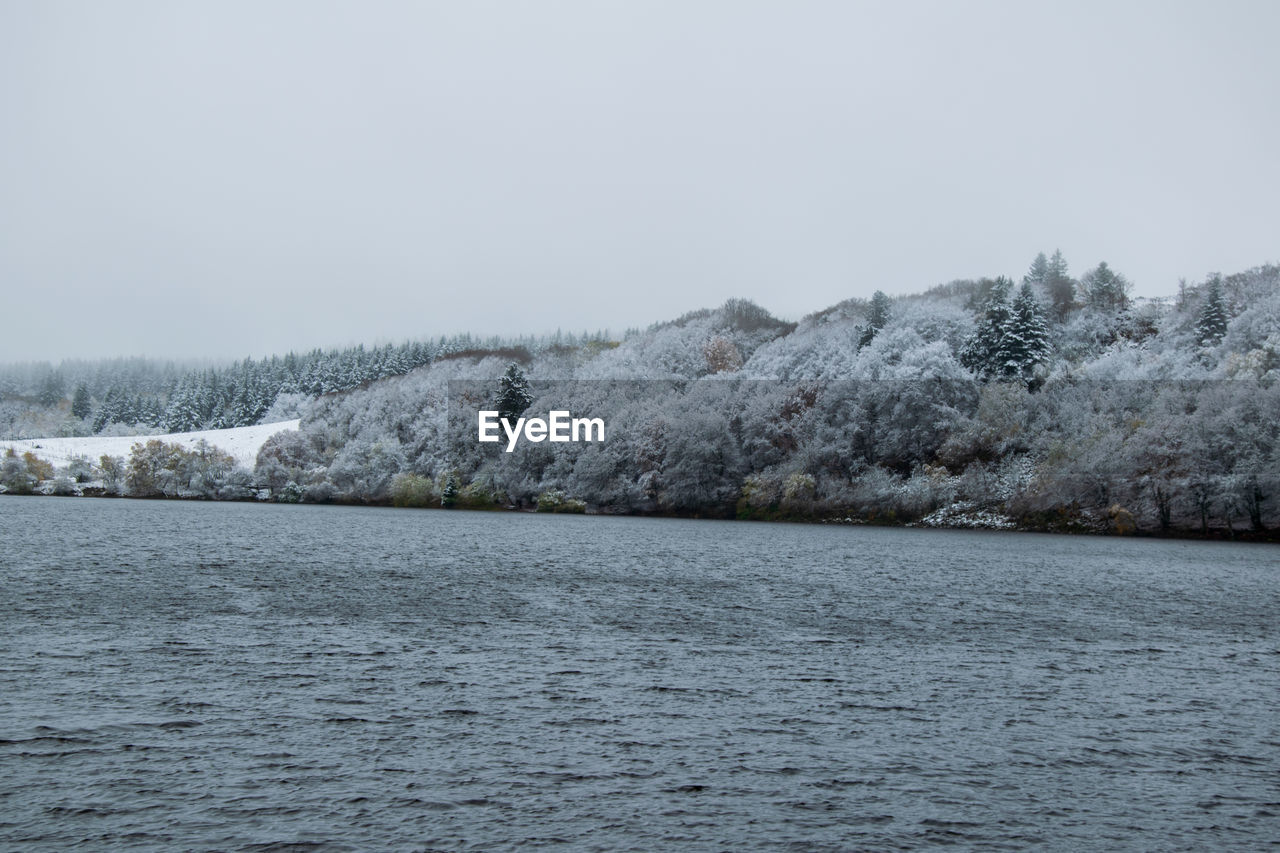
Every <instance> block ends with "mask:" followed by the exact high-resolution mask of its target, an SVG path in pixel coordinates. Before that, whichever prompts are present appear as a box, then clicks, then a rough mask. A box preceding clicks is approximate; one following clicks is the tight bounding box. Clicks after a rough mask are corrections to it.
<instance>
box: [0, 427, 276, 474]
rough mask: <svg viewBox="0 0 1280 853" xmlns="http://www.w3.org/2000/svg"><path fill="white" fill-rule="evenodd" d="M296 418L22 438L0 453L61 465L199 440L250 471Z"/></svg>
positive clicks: (0, 444) (2, 447)
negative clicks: (152, 444) (265, 448)
mask: <svg viewBox="0 0 1280 853" xmlns="http://www.w3.org/2000/svg"><path fill="white" fill-rule="evenodd" d="M298 424H299V421H298V420H297V419H295V420H291V421H278V422H276V423H271V424H257V425H256V426H247V427H235V428H234V429H204V430H197V431H196V432H171V433H164V434H163V435H113V436H104V435H90V436H84V437H81V438H24V439H16V440H3V441H0V454H2V453H4V452H5V451H6V450H8V448H10V447H12V448H13V449H14V451H15V452H16V453H19V454H21V453H26V452H27V451H31V452H32V453H34V454H35V455H36V456H37V457H39V458H40V459H43V460H45V461H46V462H49V463H51V464H52V465H53V466H54V467H56V468H62V467H65V466H66V465H67V464H68V463H69V462H70V461H71V459H72V458H73V457H76V456H87V457H89V460H90V461H91V462H93V463H94V464H95V465H96V464H97V462H98V458H99V457H100V456H123V457H124V458H126V459H128V458H129V452H130V449H131V448H132V447H133V445H135V444H138V443H142V444H146V443H147V442H148V441H151V440H153V439H158V440H160V441H163V442H165V443H166V444H180V445H182V446H183V447H185V448H187V449H191V448H193V447H195V445H196V444H197V443H198V442H200V441H201V440H203V441H206V442H208V443H209V444H211V445H212V446H214V447H216V448H218V449H219V450H223V451H225V452H227V453H230V454H231V455H232V456H233V457H235V460H236V464H237V465H241V466H243V467H245V468H247V469H249V470H250V471H252V470H253V468H254V465H255V463H256V462H257V459H258V451H259V450H260V449H262V445H264V444H266V441H267V439H268V438H270V437H271V436H273V435H275V434H276V433H279V432H293V431H296V430H297V429H298Z"/></svg>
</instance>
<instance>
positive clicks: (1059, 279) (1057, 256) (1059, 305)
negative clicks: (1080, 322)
mask: <svg viewBox="0 0 1280 853" xmlns="http://www.w3.org/2000/svg"><path fill="white" fill-rule="evenodd" d="M1044 289H1045V293H1047V294H1048V296H1049V305H1050V307H1051V309H1052V311H1053V317H1054V319H1055V320H1057V321H1058V322H1062V321H1063V320H1066V319H1067V315H1068V314H1070V313H1071V310H1072V309H1073V308H1075V307H1076V283H1075V282H1074V281H1072V280H1071V276H1070V275H1068V274H1067V261H1066V259H1065V258H1063V257H1062V252H1061V250H1058V249H1055V250H1054V251H1053V257H1051V258H1050V259H1049V262H1048V264H1047V266H1046V267H1045V278H1044Z"/></svg>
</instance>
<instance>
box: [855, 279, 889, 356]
mask: <svg viewBox="0 0 1280 853" xmlns="http://www.w3.org/2000/svg"><path fill="white" fill-rule="evenodd" d="M888 324H889V297H888V296H885V295H884V291H882V290H877V291H876V292H875V293H874V294H872V296H871V307H870V309H869V310H868V312H867V325H865V326H863V327H862V329H861V334H860V335H859V336H858V349H862V348H863V347H865V346H866V345H867V344H869V343H871V341H872V340H874V339H875V336H876V333H877V332H879V331H880V330H881V329H883V328H884V327H885V326H887V325H888Z"/></svg>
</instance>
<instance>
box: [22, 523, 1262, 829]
mask: <svg viewBox="0 0 1280 853" xmlns="http://www.w3.org/2000/svg"><path fill="white" fill-rule="evenodd" d="M0 564H2V567H0V604H2V608H3V609H2V610H0V847H3V848H5V849H15V850H28V849H49V850H54V849H56V850H65V849H76V848H79V849H92V850H98V849H111V848H119V847H129V848H137V849H156V850H170V849H197V850H203V849H222V850H229V849H245V850H312V849H314V850H367V849H402V850H421V849H449V850H455V849H481V850H494V849H515V848H522V849H523V848H533V847H540V846H565V847H567V848H573V849H637V850H659V849H707V850H742V849H756V848H759V849H775V848H779V847H788V846H790V847H796V848H803V849H818V850H822V849H861V848H873V849H906V848H914V847H919V846H927V845H932V844H936V843H958V844H960V845H962V846H967V847H980V848H984V849H1000V848H1006V849H1016V848H1023V847H1030V846H1043V847H1048V848H1055V849H1067V850H1080V849H1099V850H1102V849H1116V848H1141V849H1198V850H1206V849H1231V848H1236V849H1257V848H1258V847H1260V846H1265V845H1268V844H1275V843H1276V842H1277V841H1280V713H1277V702H1278V700H1280V597H1278V594H1277V593H1278V592H1280V549H1275V548H1273V547H1269V546H1256V545H1255V546H1247V545H1231V544H1213V543H1185V542H1157V541H1132V540H1120V539H1089V538H1068V537H1055V536H1040V535H1022V534H1008V533H968V532H941V531H913V530H891V529H868V528H851V527H822V526H790V525H764V524H745V523H724V522H699V521H673V520H644V519H626V518H602V517H560V516H556V517H548V516H531V515H516V514H479V513H464V512H444V511H430V512H425V511H412V510H404V511H400V510H387V509H356V508H330V507H297V506H292V507H290V506H259V505H243V504H194V503H175V502H142V501H123V500H121V501H109V500H92V499H55V498H0Z"/></svg>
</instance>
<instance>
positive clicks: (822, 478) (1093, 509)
mask: <svg viewBox="0 0 1280 853" xmlns="http://www.w3.org/2000/svg"><path fill="white" fill-rule="evenodd" d="M1130 290H1131V287H1130V284H1129V282H1128V281H1127V280H1126V278H1125V277H1124V275H1123V274H1122V273H1121V272H1119V271H1116V270H1113V269H1111V268H1110V267H1109V266H1108V265H1107V264H1106V263H1099V264H1097V265H1096V266H1094V267H1092V268H1090V269H1088V270H1087V271H1086V272H1084V273H1083V274H1082V275H1080V276H1079V278H1074V277H1072V276H1071V275H1070V274H1069V271H1068V267H1067V263H1066V261H1065V259H1064V258H1063V257H1062V255H1061V253H1060V252H1054V253H1053V254H1051V255H1047V254H1044V253H1042V254H1039V255H1037V256H1036V257H1035V259H1034V260H1033V261H1032V263H1031V264H1030V266H1029V268H1028V270H1027V272H1026V273H1025V275H1023V276H1021V277H1020V279H1019V280H1018V281H1014V280H1012V279H1010V278H1006V277H994V278H985V279H976V280H960V281H954V282H950V283H947V284H944V285H939V286H937V287H934V288H932V289H929V290H926V291H924V292H922V293H918V294H915V295H909V296H899V297H889V296H886V295H885V294H884V293H882V292H879V291H877V292H876V293H875V295H874V296H873V297H871V298H870V299H858V298H855V299H849V300H846V301H844V302H841V303H838V304H836V305H833V306H831V307H828V308H826V309H824V310H821V311H818V312H815V313H813V314H810V315H808V316H806V317H804V318H802V319H801V320H800V321H799V322H788V321H784V320H780V319H777V318H775V317H773V316H772V315H771V314H770V313H769V312H768V311H766V310H765V309H763V308H761V307H760V306H757V305H755V304H753V303H751V302H748V301H745V300H738V299H735V300H730V301H729V302H727V303H726V304H724V305H723V306H720V307H719V308H715V309H704V310H699V311H695V312H692V313H689V314H686V315H685V316H683V317H680V318H678V319H676V320H673V321H670V322H665V323H659V324H656V325H654V326H652V327H650V328H648V329H644V330H631V331H629V332H627V333H626V334H625V335H621V336H618V337H616V338H615V337H613V336H611V335H609V334H608V333H605V332H599V333H595V334H587V333H583V334H581V335H565V334H559V333H558V334H556V335H549V336H542V337H527V338H522V339H518V340H504V339H477V338H472V337H470V336H460V337H455V338H449V339H441V340H438V341H435V342H407V343H404V344H401V345H398V346H395V345H384V346H381V347H374V348H370V349H365V348H363V347H357V348H348V349H345V350H329V351H319V350H317V351H313V352H311V353H309V354H306V355H303V356H299V355H296V354H289V355H286V356H281V357H272V358H269V359H259V360H253V359H246V360H244V361H242V362H239V363H236V364H223V365H218V364H212V363H211V364H201V365H182V364H173V363H161V362H156V361H150V360H144V359H138V360H131V361H119V360H117V361H104V362H97V363H93V362H64V363H63V364H61V365H57V366H53V365H47V364H44V365H40V364H27V365H13V366H8V367H4V368H0V430H3V434H4V435H5V436H6V437H22V436H23V435H33V434H42V435H75V434H88V433H92V432H101V433H103V434H108V433H109V434H117V435H129V434H138V435H140V436H145V435H147V434H149V433H156V432H162V431H171V432H172V431H182V430H188V429H199V428H206V429H207V428H216V427H220V426H237V425H244V424H251V423H258V422H274V421H276V420H283V419H286V418H292V417H300V418H301V419H302V422H301V428H300V429H299V430H298V431H296V432H282V433H279V434H278V435H276V436H274V437H273V438H271V439H270V440H268V441H267V443H266V444H265V445H264V446H263V447H262V449H261V451H260V453H259V454H258V458H257V464H256V467H255V469H254V470H253V471H248V470H244V469H237V468H236V467H235V466H234V465H231V464H229V463H228V460H227V459H226V458H223V457H220V456H219V454H218V453H217V451H216V449H213V448H208V449H206V450H205V451H203V452H193V451H182V450H181V449H180V448H174V447H168V448H166V447H165V446H163V445H161V443H160V442H157V441H149V442H148V441H147V440H146V439H140V441H139V444H138V445H137V446H136V447H135V451H134V453H133V455H132V457H130V458H128V459H125V458H114V459H112V458H108V457H103V458H102V459H100V460H84V461H83V462H82V463H81V464H80V466H79V469H78V470H76V471H74V472H73V471H63V472H49V471H43V472H39V471H34V470H33V466H34V465H38V464H39V460H24V459H23V458H22V457H20V456H16V455H11V456H9V457H8V458H6V459H4V460H3V468H2V469H0V487H3V488H7V489H8V490H10V491H24V490H30V489H31V488H33V487H35V486H36V484H37V483H38V482H39V481H40V480H43V479H48V478H46V477H42V476H40V474H50V473H52V474H53V479H54V480H57V479H58V478H59V477H61V478H62V480H63V481H64V486H63V490H64V491H65V481H66V480H79V481H81V482H88V481H93V482H97V483H100V484H101V486H100V491H101V492H106V493H112V494H127V495H134V496H173V497H208V498H224V499H225V498H245V497H249V496H254V497H257V498H259V499H263V498H267V499H270V500H276V501H304V502H319V503H323V502H342V503H366V504H389V505H397V506H421V507H467V508H477V509H480V508H495V509H500V508H517V509H528V510H539V511H550V512H600V513H641V514H667V515H688V516H702V517H716V518H744V519H761V520H783V519H788V520H816V521H839V522H843V523H879V524H918V525H925V526H944V527H964V526H972V527H997V528H1000V527H1003V528H1019V529H1034V530H1054V531H1080V532H1111V533H1121V534H1123V533H1147V534H1156V535H1198V536H1242V537H1253V538H1260V539H1268V538H1270V537H1271V533H1270V531H1272V530H1275V529H1276V527H1277V522H1278V521H1280V509H1277V503H1278V501H1277V499H1276V498H1277V493H1278V491H1280V441H1277V439H1278V438H1280V435H1278V433H1280V386H1278V385H1277V382H1276V380H1277V378H1278V377H1280V267H1276V266H1273V265H1268V266H1262V267H1257V268H1254V269H1251V270H1247V271H1244V272H1240V273H1237V274H1233V275H1227V276H1223V275H1216V274H1215V275H1210V276H1207V277H1206V278H1205V279H1204V280H1203V281H1200V282H1197V283H1187V282H1183V283H1182V284H1181V285H1180V286H1179V287H1178V291H1177V293H1176V294H1175V295H1173V296H1170V297H1169V298H1167V299H1134V298H1132V297H1131V295H1130ZM495 406H500V407H502V408H503V410H504V411H506V412H507V413H508V414H517V415H518V414H520V413H523V412H525V411H527V412H529V413H530V414H541V415H544V416H545V414H546V413H547V412H548V411H550V410H552V409H568V410H572V411H573V412H574V413H581V414H583V415H590V416H592V417H601V418H603V419H604V420H605V421H606V422H607V423H608V425H609V433H608V439H607V440H606V441H604V442H599V443H590V444H572V443H569V444H556V445H552V444H550V443H536V444H530V443H524V444H521V446H520V447H518V448H516V449H515V451H514V452H511V453H508V452H505V450H504V448H503V447H502V446H501V445H500V444H482V443H480V442H478V441H477V440H476V412H477V410H479V409H482V408H491V407H495Z"/></svg>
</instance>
